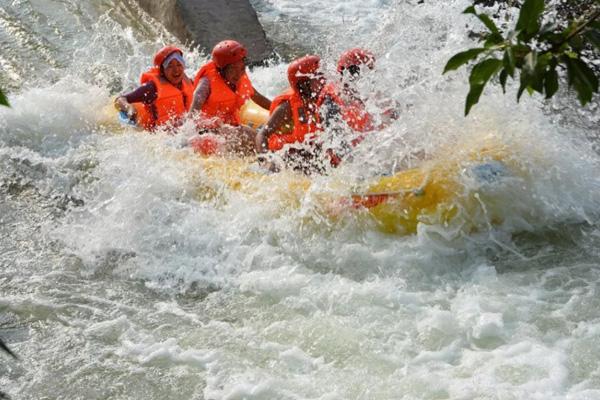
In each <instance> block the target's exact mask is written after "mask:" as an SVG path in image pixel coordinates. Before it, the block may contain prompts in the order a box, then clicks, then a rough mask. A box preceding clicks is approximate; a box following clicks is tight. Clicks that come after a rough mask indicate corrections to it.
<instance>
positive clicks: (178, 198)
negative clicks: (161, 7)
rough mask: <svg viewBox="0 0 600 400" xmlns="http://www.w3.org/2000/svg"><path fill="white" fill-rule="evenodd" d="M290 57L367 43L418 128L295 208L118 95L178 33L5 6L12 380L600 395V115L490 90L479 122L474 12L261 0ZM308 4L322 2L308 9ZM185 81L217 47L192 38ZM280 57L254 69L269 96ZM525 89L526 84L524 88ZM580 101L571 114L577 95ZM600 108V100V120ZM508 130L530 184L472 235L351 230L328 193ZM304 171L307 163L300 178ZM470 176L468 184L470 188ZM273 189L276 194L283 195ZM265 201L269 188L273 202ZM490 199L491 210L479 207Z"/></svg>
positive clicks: (106, 11)
mask: <svg viewBox="0 0 600 400" xmlns="http://www.w3.org/2000/svg"><path fill="white" fill-rule="evenodd" d="M253 5H254V6H255V7H256V9H257V11H258V13H259V18H260V20H261V22H262V23H263V24H264V26H265V29H266V31H267V35H268V36H269V37H271V38H272V39H273V40H275V41H277V42H280V43H286V45H287V46H288V48H289V49H291V51H293V50H294V49H310V50H312V51H314V52H317V53H319V54H321V55H322V57H323V59H324V60H325V63H326V65H327V68H328V70H329V73H330V74H335V72H334V65H335V60H336V57H337V55H338V54H339V53H340V52H341V51H342V50H344V49H346V48H348V47H351V46H364V47H368V48H370V49H371V50H372V51H373V52H374V53H375V54H376V56H377V67H376V70H375V71H373V72H372V73H371V74H368V75H367V76H365V79H364V82H363V83H362V85H363V86H362V89H363V90H365V91H369V92H374V91H378V92H381V93H384V94H385V95H386V96H389V97H390V98H393V99H396V100H397V101H398V104H399V109H400V112H401V113H400V119H399V120H398V121H396V122H395V123H394V124H392V125H391V126H390V127H388V128H386V129H385V130H383V131H382V132H380V133H378V136H377V138H375V139H370V140H368V141H367V142H366V143H365V145H364V147H363V150H361V151H360V152H358V154H357V155H356V157H355V159H354V160H353V161H352V162H350V163H348V164H347V165H344V166H343V168H340V170H339V171H335V172H334V173H333V176H324V177H315V178H314V183H313V186H312V187H311V190H310V191H309V192H308V193H306V194H303V195H302V194H301V195H300V196H299V198H298V199H297V203H298V204H295V205H294V206H293V207H292V206H288V205H287V204H288V203H285V202H284V201H283V200H282V199H283V198H284V197H285V196H284V194H285V193H283V194H282V192H286V188H287V186H285V185H286V182H284V178H282V182H281V183H278V181H277V179H272V180H271V181H270V182H271V183H270V184H269V185H267V186H265V187H263V188H261V190H260V191H261V192H262V194H260V195H259V194H257V193H253V192H250V193H249V192H245V191H239V190H235V189H234V188H231V187H229V186H227V185H224V184H222V183H220V182H219V180H218V179H216V180H215V179H214V177H210V176H209V174H207V173H206V171H205V170H203V165H204V164H201V163H198V162H197V160H196V159H195V158H196V156H195V155H193V154H192V153H191V151H190V150H189V149H188V148H186V147H185V146H184V145H183V144H184V143H185V139H186V138H187V137H189V136H190V135H193V134H194V133H193V129H192V128H191V127H185V126H184V128H183V129H182V131H181V132H180V133H179V134H177V135H175V136H169V135H163V134H158V135H142V134H140V133H139V132H135V131H133V130H131V129H124V128H123V127H121V126H119V125H118V124H116V123H115V122H114V121H113V120H114V115H113V114H111V113H110V111H109V109H110V107H109V104H110V101H111V98H112V97H113V96H114V95H115V94H116V93H119V92H121V91H124V90H128V89H131V88H133V87H135V85H136V82H137V80H138V79H139V74H140V72H142V71H143V70H144V68H146V67H147V66H148V64H149V63H150V59H151V57H152V55H153V53H154V51H155V50H156V49H157V48H159V47H160V46H161V45H162V44H164V43H167V42H171V41H174V39H173V38H171V37H170V36H169V34H168V33H167V32H166V31H164V29H162V28H161V27H158V26H155V24H153V22H152V21H151V20H150V19H148V18H145V17H143V16H142V14H141V13H140V11H139V10H138V9H137V8H136V7H135V5H134V4H133V2H129V1H117V0H81V1H76V0H14V1H10V0H0V45H1V48H2V52H1V54H0V65H2V68H1V70H0V87H3V88H5V89H7V91H8V97H9V100H10V102H11V105H12V108H10V109H4V108H3V109H1V110H0V166H1V168H0V337H2V338H3V339H4V340H5V341H6V342H7V344H8V345H9V346H10V348H11V349H12V350H13V351H14V352H15V353H17V354H18V355H19V358H20V359H19V361H13V360H10V359H9V358H7V357H4V356H2V360H1V361H0V388H1V389H2V390H3V391H5V392H7V393H8V394H10V395H11V396H12V397H13V398H15V399H36V400H40V399H59V398H60V399H109V398H110V399H141V398H144V399H148V400H150V399H161V400H162V399H207V400H209V399H210V400H217V399H228V400H242V399H321V400H334V399H340V400H342V399H405V400H409V399H432V400H433V399H456V400H467V399H502V400H504V399H506V400H508V399H526V398H527V399H543V400H553V399H555V400H559V399H569V400H585V399H597V398H600V250H599V249H600V229H599V228H600V225H599V223H598V221H599V220H598V216H599V214H598V209H599V208H598V206H599V204H600V175H599V174H598V167H599V164H600V158H599V157H598V154H597V153H596V152H595V151H594V143H593V139H590V138H595V137H597V135H598V133H600V132H599V131H598V128H597V127H598V124H597V122H598V120H597V109H596V108H594V107H595V106H594V105H592V106H590V107H588V109H586V110H584V111H579V110H578V107H577V105H576V104H575V103H573V102H572V101H570V100H569V96H573V94H572V93H571V94H569V93H568V92H567V91H566V90H564V91H563V92H562V93H560V94H559V95H560V98H558V99H556V100H554V101H552V102H544V101H543V100H541V99H540V98H538V97H535V96H534V97H531V98H530V97H528V96H524V98H523V99H522V100H521V102H520V103H518V104H517V103H516V101H515V95H514V91H515V90H516V88H511V89H509V93H507V94H506V95H503V94H502V91H501V89H500V88H499V87H497V86H496V87H494V86H491V87H490V88H488V89H487V90H486V91H485V93H484V95H483V96H482V99H481V102H480V104H479V105H477V106H476V107H475V108H474V109H473V111H472V112H471V115H470V116H469V117H468V118H464V117H463V107H464V97H465V96H466V93H467V91H468V87H467V84H466V82H467V77H466V73H465V72H464V71H463V72H457V73H454V74H448V75H444V76H443V75H441V72H442V70H443V66H444V64H445V62H446V60H448V58H449V57H450V56H452V55H453V54H454V53H456V52H458V51H460V50H463V49H465V48H467V47H468V46H470V45H472V43H471V42H470V39H469V38H468V37H467V35H466V31H465V26H466V25H469V26H472V27H476V25H475V22H474V21H473V20H472V19H470V18H469V17H468V16H465V15H462V14H461V11H462V10H463V9H464V8H465V7H466V6H467V5H468V2H467V1H464V0H444V1H435V2H434V1H425V2H420V1H416V0H414V1H413V0H402V1H401V0H361V1H358V0H347V1H338V0H318V1H317V0H309V1H305V2H302V6H300V5H299V3H298V2H296V1H293V0H253ZM309 10H310V11H309ZM188 50H190V51H188V52H187V54H186V61H187V63H188V71H187V72H188V73H189V74H190V75H191V74H194V73H195V71H196V70H197V68H198V67H199V66H200V64H201V63H202V62H203V61H205V60H206V55H205V54H206V52H202V51H198V50H194V51H192V50H191V49H188ZM285 68H286V66H285V64H284V63H282V62H280V61H273V62H272V63H270V64H269V65H267V66H261V67H256V68H254V69H253V70H252V71H251V72H250V77H251V79H252V81H253V83H254V85H255V87H257V88H258V89H259V90H260V91H261V92H262V93H264V94H266V95H268V96H269V97H272V96H274V95H276V94H277V93H279V91H281V90H282V89H283V88H285V85H286V83H285ZM513 86H516V85H513ZM571 104H575V105H574V106H572V105H571ZM595 111H596V112H595ZM481 137H491V138H493V140H494V141H498V142H503V143H505V144H506V145H507V146H508V147H509V148H511V149H514V152H515V154H514V158H515V159H516V160H517V161H518V162H519V165H521V166H522V167H523V168H524V170H525V171H526V176H527V178H522V179H520V178H519V179H514V180H512V181H511V182H509V183H508V184H506V185H504V186H501V187H499V188H496V189H494V191H493V193H492V194H493V196H492V198H493V200H491V201H493V202H495V203H494V204H496V206H498V204H499V206H498V207H500V209H501V210H502V221H501V222H500V223H495V222H496V221H491V220H490V219H488V217H487V216H486V214H485V212H482V213H480V214H478V215H477V216H475V218H476V219H477V220H476V221H475V225H476V226H478V229H477V230H474V231H468V232H465V231H463V230H461V229H460V226H458V227H457V225H452V224H451V225H450V226H445V225H443V224H442V225H428V224H421V225H419V227H418V229H417V233H416V234H412V235H399V234H390V233H386V232H382V231H381V230H378V229H376V228H374V227H373V226H370V225H365V224H364V223H363V220H361V219H360V218H356V219H352V218H350V219H348V220H345V221H344V222H343V223H339V224H336V223H332V222H330V221H328V220H326V219H323V216H322V215H321V214H320V213H319V210H318V207H316V206H315V201H316V200H315V197H314V196H312V193H313V192H314V191H318V190H319V189H320V188H328V184H329V182H330V181H331V180H333V179H336V180H338V181H339V180H342V181H347V182H349V183H348V184H349V185H350V184H352V183H355V182H356V181H357V180H360V179H361V177H362V176H364V175H365V174H369V173H373V174H374V173H376V172H377V171H379V170H380V169H381V168H382V166H384V167H387V166H389V165H391V164H394V163H402V162H405V163H408V164H410V165H416V166H418V165H419V162H420V161H419V159H418V157H417V158H414V157H412V155H414V154H427V155H430V157H433V158H435V157H438V156H439V154H440V152H445V153H446V154H447V153H448V152H450V153H451V152H454V151H456V152H460V149H461V146H462V145H463V144H464V143H470V142H472V141H475V140H478V139H479V138H481ZM286 176H287V175H286ZM466 184H467V183H465V185H466ZM264 193H267V195H266V196H264ZM265 197H266V198H267V200H265ZM482 202H483V204H482V210H485V209H486V205H489V204H487V203H485V202H486V200H485V199H484V200H482Z"/></svg>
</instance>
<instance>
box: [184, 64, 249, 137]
mask: <svg viewBox="0 0 600 400" xmlns="http://www.w3.org/2000/svg"><path fill="white" fill-rule="evenodd" d="M204 77H206V78H208V81H209V82H210V94H209V96H208V99H206V101H205V102H204V104H203V105H202V112H203V113H204V114H205V115H206V116H208V117H218V118H219V119H221V120H222V121H223V122H224V123H226V124H229V125H233V126H238V125H240V123H241V122H240V108H242V106H243V105H244V103H246V101H247V100H248V99H250V98H251V97H252V96H254V88H253V87H252V83H251V82H250V79H249V78H248V75H246V73H245V72H244V75H242V77H241V78H240V80H239V81H238V83H237V88H236V90H235V92H234V91H233V90H231V88H230V87H229V85H228V84H227V82H225V79H223V77H222V76H221V74H220V73H219V70H218V69H217V66H216V64H215V63H214V62H213V61H210V62H209V63H207V64H205V65H204V66H202V68H200V71H198V73H197V74H196V77H195V79H194V88H196V87H197V86H198V83H199V82H200V79H202V78H204Z"/></svg>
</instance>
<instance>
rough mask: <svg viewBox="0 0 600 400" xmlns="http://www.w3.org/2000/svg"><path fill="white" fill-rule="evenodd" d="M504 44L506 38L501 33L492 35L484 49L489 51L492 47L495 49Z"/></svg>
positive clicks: (487, 39)
mask: <svg viewBox="0 0 600 400" xmlns="http://www.w3.org/2000/svg"><path fill="white" fill-rule="evenodd" d="M502 42H504V37H503V36H502V35H501V34H499V33H490V34H489V35H488V36H487V37H486V39H485V44H484V47H485V48H486V49H489V48H490V47H494V46H497V45H499V44H500V43H502Z"/></svg>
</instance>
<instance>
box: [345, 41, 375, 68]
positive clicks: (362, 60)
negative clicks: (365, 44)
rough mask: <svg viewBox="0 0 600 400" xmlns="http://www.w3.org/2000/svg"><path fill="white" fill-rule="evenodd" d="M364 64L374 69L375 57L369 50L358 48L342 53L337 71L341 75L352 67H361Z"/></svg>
mask: <svg viewBox="0 0 600 400" xmlns="http://www.w3.org/2000/svg"><path fill="white" fill-rule="evenodd" d="M363 64H364V65H366V66H367V67H369V68H370V69H372V68H373V67H374V66H375V56H374V55H373V53H371V52H370V51H369V50H365V49H361V48H360V47H356V48H354V49H350V50H346V51H345V52H343V53H342V55H341V56H340V60H339V61H338V64H337V70H338V72H339V73H342V71H344V70H345V69H346V68H348V67H350V66H352V65H357V66H359V65H363Z"/></svg>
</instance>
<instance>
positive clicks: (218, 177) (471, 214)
mask: <svg viewBox="0 0 600 400" xmlns="http://www.w3.org/2000/svg"><path fill="white" fill-rule="evenodd" d="M452 150H453V151H452V152H451V151H448V152H441V153H440V154H451V155H452V156H443V155H441V156H437V157H433V158H432V159H431V160H428V161H423V163H422V165H420V166H419V167H418V168H411V169H407V170H402V171H398V172H396V173H394V174H392V175H390V176H373V177H371V178H369V179H366V180H365V181H361V182H360V183H359V184H356V183H352V182H349V181H346V180H344V178H343V177H338V176H336V175H335V174H334V175H333V176H329V177H324V178H323V177H320V178H319V184H318V187H315V186H314V185H313V179H312V178H310V177H307V176H305V175H302V174H300V173H295V172H293V171H282V172H280V173H276V174H266V173H265V172H264V171H263V172H261V171H258V170H257V168H254V167H255V166H256V165H255V164H253V163H252V162H251V160H240V159H237V160H236V159H233V160H232V159H226V158H218V157H208V158H205V159H202V160H203V161H202V171H203V174H204V178H206V177H210V178H211V179H210V180H212V181H213V182H215V183H216V184H217V185H219V184H220V185H223V184H224V185H226V186H228V187H229V188H230V189H231V190H235V191H239V192H243V193H244V194H246V195H247V196H249V201H251V202H253V203H262V202H265V204H266V202H268V204H273V205H274V206H275V207H279V208H280V212H281V213H282V214H289V212H290V209H298V208H300V207H305V206H306V205H307V204H311V205H312V206H313V208H314V210H313V211H316V212H318V213H319V215H320V216H319V218H317V219H321V218H325V219H328V220H329V221H330V223H333V224H335V223H336V222H339V221H343V220H345V221H347V220H348V218H352V219H355V220H357V221H360V222H359V223H360V224H369V225H373V226H375V227H376V228H377V229H378V230H381V231H383V232H387V233H393V234H402V235H407V234H414V233H416V232H417V229H418V227H419V225H420V224H425V225H432V226H449V225H450V224H452V223H454V222H456V221H458V220H460V224H461V228H460V229H462V230H463V231H468V232H471V231H476V230H478V229H480V228H482V227H485V226H489V224H499V223H501V222H502V213H501V212H499V211H498V210H496V209H494V207H493V204H490V205H489V207H488V209H485V210H484V209H483V207H486V206H485V205H483V204H482V197H485V195H484V194H483V193H484V192H483V190H484V189H486V188H496V189H497V188H498V187H499V185H501V184H502V182H504V181H506V180H510V179H513V180H514V178H515V177H519V176H521V175H523V173H522V171H521V169H520V167H519V166H518V165H517V163H516V162H515V161H514V157H512V156H513V153H512V152H511V151H509V149H508V148H507V147H506V146H503V145H501V144H500V143H497V142H495V141H491V142H490V141H487V142H486V141H484V142H478V143H474V144H470V145H465V146H464V147H463V148H462V149H461V150H460V151H457V149H456V148H453V149H452ZM253 166H254V167H253ZM465 179H467V180H469V181H470V182H469V184H466V183H465ZM324 182H325V183H324ZM474 188H476V189H474ZM492 203H493V201H492ZM274 212H275V211H274ZM483 214H485V217H482V215H483ZM482 218H483V219H482Z"/></svg>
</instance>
